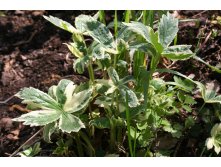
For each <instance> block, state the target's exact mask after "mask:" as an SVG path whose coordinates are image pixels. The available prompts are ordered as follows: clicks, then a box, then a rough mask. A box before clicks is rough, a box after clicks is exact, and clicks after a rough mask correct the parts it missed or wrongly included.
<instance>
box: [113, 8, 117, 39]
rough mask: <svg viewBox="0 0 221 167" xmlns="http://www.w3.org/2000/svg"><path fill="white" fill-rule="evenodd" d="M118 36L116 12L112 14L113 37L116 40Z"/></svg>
mask: <svg viewBox="0 0 221 167" xmlns="http://www.w3.org/2000/svg"><path fill="white" fill-rule="evenodd" d="M117 35H118V18H117V10H115V12H114V36H115V38H117Z"/></svg>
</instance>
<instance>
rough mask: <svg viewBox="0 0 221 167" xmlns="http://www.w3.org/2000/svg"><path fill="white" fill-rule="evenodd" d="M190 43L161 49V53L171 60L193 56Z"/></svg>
mask: <svg viewBox="0 0 221 167" xmlns="http://www.w3.org/2000/svg"><path fill="white" fill-rule="evenodd" d="M190 48H191V45H175V46H170V47H168V48H166V49H164V50H163V52H162V55H163V56H164V57H166V58H168V59H172V60H185V59H188V58H190V57H191V56H193V55H194V54H193V52H192V51H191V50H190Z"/></svg>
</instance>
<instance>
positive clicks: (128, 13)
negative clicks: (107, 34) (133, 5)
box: [125, 10, 131, 23]
mask: <svg viewBox="0 0 221 167" xmlns="http://www.w3.org/2000/svg"><path fill="white" fill-rule="evenodd" d="M130 16H131V10H126V13H125V22H126V23H129V22H130Z"/></svg>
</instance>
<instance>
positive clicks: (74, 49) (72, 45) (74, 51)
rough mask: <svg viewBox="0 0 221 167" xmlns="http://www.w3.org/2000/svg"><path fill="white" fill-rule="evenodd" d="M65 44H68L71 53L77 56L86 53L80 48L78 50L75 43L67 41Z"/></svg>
mask: <svg viewBox="0 0 221 167" xmlns="http://www.w3.org/2000/svg"><path fill="white" fill-rule="evenodd" d="M65 45H67V47H68V49H69V50H70V51H71V53H72V54H73V55H74V56H76V57H78V58H80V57H83V56H84V54H83V53H82V52H81V51H80V50H78V48H77V45H76V44H75V43H70V44H66V43H65Z"/></svg>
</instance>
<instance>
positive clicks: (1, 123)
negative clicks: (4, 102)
mask: <svg viewBox="0 0 221 167" xmlns="http://www.w3.org/2000/svg"><path fill="white" fill-rule="evenodd" d="M12 127H13V122H12V119H11V118H2V119H1V120H0V128H4V129H5V130H7V129H10V128H12Z"/></svg>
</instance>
